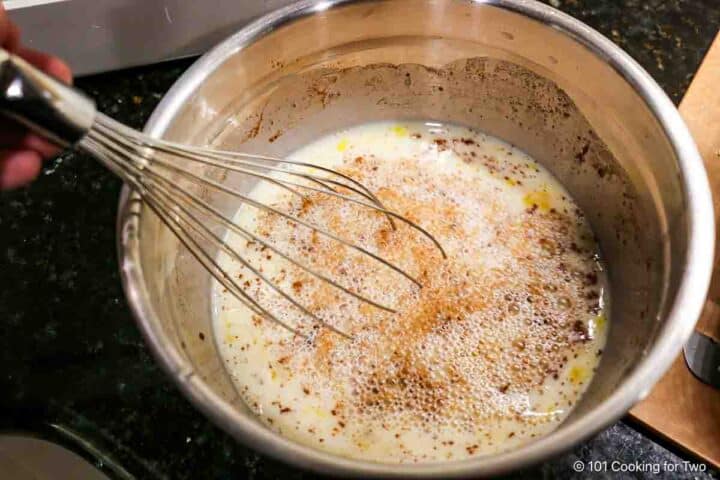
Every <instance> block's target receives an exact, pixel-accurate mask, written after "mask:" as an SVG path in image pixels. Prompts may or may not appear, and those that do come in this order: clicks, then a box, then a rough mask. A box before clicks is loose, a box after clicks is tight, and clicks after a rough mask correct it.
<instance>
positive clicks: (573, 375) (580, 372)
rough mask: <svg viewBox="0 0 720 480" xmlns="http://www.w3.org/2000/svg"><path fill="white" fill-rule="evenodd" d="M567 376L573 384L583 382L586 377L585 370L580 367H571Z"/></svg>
mask: <svg viewBox="0 0 720 480" xmlns="http://www.w3.org/2000/svg"><path fill="white" fill-rule="evenodd" d="M568 378H569V379H570V381H571V382H572V383H574V384H575V385H578V384H580V383H583V382H584V381H585V379H586V378H587V370H586V369H584V368H582V367H572V368H571V369H570V374H569V375H568Z"/></svg>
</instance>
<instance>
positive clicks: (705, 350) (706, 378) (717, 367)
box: [683, 330, 720, 388]
mask: <svg viewBox="0 0 720 480" xmlns="http://www.w3.org/2000/svg"><path fill="white" fill-rule="evenodd" d="M683 352H684V354H685V355H684V356H685V363H687V366H688V368H689V369H690V371H691V372H692V373H693V375H695V376H696V377H697V378H698V379H699V380H700V381H702V382H704V383H707V384H708V385H712V386H713V387H715V388H720V344H719V343H718V342H716V341H715V340H713V339H712V338H710V337H708V336H707V335H703V334H702V333H700V332H698V331H697V330H696V331H694V332H693V334H692V336H691V337H690V340H689V341H688V342H687V343H686V344H685V347H684V349H683Z"/></svg>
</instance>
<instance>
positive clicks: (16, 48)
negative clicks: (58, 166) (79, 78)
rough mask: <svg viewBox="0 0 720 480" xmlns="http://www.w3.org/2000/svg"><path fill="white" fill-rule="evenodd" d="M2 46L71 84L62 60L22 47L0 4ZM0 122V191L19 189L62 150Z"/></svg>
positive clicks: (14, 28) (69, 75)
mask: <svg viewBox="0 0 720 480" xmlns="http://www.w3.org/2000/svg"><path fill="white" fill-rule="evenodd" d="M0 46H1V47H2V48H5V49H6V50H8V51H10V52H12V53H15V54H17V55H18V56H20V57H21V58H23V59H25V60H26V61H27V62H28V63H30V64H32V65H34V66H35V67H37V68H39V69H40V70H43V71H44V72H46V73H47V74H49V75H52V76H54V77H56V78H58V79H59V80H60V81H62V82H65V83H68V84H69V83H72V73H71V71H70V68H69V67H68V66H67V65H66V64H65V62H63V61H62V60H60V59H58V58H56V57H53V56H52V55H47V54H45V53H42V52H38V51H35V50H32V49H29V48H24V47H22V46H20V30H19V29H18V28H17V27H16V26H15V25H14V24H13V23H12V22H11V21H10V19H9V18H8V16H7V14H6V12H5V8H4V7H3V4H2V2H1V1H0ZM3 120H4V119H0V190H5V189H12V188H17V187H20V186H22V185H25V184H26V183H29V182H30V181H32V180H33V179H34V178H35V177H37V176H38V174H39V173H40V170H41V167H42V159H43V157H44V158H48V157H52V156H54V155H56V154H57V153H58V152H59V151H60V149H59V148H58V147H56V146H55V145H53V144H52V143H50V142H48V141H46V140H45V139H43V138H41V137H40V136H38V135H35V134H33V133H30V132H28V131H27V129H25V128H24V127H22V126H21V125H18V124H15V123H13V122H10V121H3Z"/></svg>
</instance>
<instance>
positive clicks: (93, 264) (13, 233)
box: [0, 0, 720, 479]
mask: <svg viewBox="0 0 720 480" xmlns="http://www.w3.org/2000/svg"><path fill="white" fill-rule="evenodd" d="M547 3H550V4H552V5H554V6H556V7H559V8H560V9H562V10H564V11H566V12H568V13H570V14H571V15H573V16H575V17H577V18H579V19H581V20H583V21H585V22H587V23H589V24H590V25H591V26H593V27H595V28H597V29H598V30H600V31H601V32H602V33H604V34H605V35H607V36H608V37H609V38H611V39H612V40H613V41H615V42H616V43H617V44H619V45H620V46H621V47H623V48H624V49H625V50H627V51H628V52H629V53H630V54H631V55H632V56H633V57H634V58H635V59H636V60H638V61H639V62H640V63H641V64H642V65H643V66H644V67H645V68H646V69H647V70H648V71H649V72H650V74H651V75H652V76H653V77H654V78H655V79H657V81H658V82H659V83H660V85H661V86H662V87H663V88H664V89H665V91H666V92H668V94H669V95H670V96H671V97H672V99H673V100H674V101H675V102H679V100H680V99H681V97H682V95H683V93H684V92H685V90H686V88H687V86H688V84H689V82H690V80H691V79H692V76H693V74H694V72H695V71H696V69H697V67H698V65H699V64H700V61H701V59H702V57H703V55H704V53H705V52H706V50H707V48H708V46H709V45H710V42H711V40H712V38H713V37H714V35H715V33H716V32H717V29H718V26H719V25H720V5H719V4H718V2H717V0H550V1H548V2H547ZM190 63H191V62H190V61H176V62H171V63H166V64H162V65H155V66H150V67H145V68H139V69H133V70H126V71H121V72H115V73H109V74H104V75H98V76H93V77H88V78H82V79H79V80H78V81H77V84H78V85H79V86H80V87H81V88H82V89H84V90H86V91H87V92H88V93H90V95H92V96H93V97H94V98H96V99H98V100H99V107H100V109H101V110H102V111H104V112H106V113H108V114H110V115H111V116H113V117H115V118H116V119H118V120H120V121H122V122H125V123H127V124H129V125H131V126H134V127H142V125H143V123H144V122H145V120H146V119H147V117H148V116H149V114H150V113H151V112H152V110H153V108H154V106H155V105H156V104H157V102H158V101H159V99H160V98H161V96H162V95H163V93H164V92H165V91H166V90H167V89H168V88H169V87H170V85H171V84H172V83H173V81H174V80H175V79H176V78H177V77H178V76H179V75H180V74H181V73H182V72H183V71H184V69H185V68H187V67H188V65H189V64H190ZM120 186H121V183H120V181H119V180H117V179H116V178H115V177H113V176H112V175H111V174H110V173H109V172H108V171H106V170H105V169H103V168H102V167H101V166H100V165H99V164H98V163H96V162H95V161H93V160H92V159H90V158H88V157H86V156H82V155H77V154H72V153H68V154H64V155H62V156H61V157H59V158H57V159H55V160H53V161H51V162H49V163H48V164H47V166H46V169H45V171H44V174H43V175H42V176H41V177H40V179H39V180H38V181H37V182H35V183H34V184H33V185H32V186H31V187H29V188H27V189H24V190H19V191H15V192H10V193H2V194H0V232H2V233H0V285H2V288H0V365H2V370H0V392H1V393H0V429H13V430H18V429H20V430H24V431H34V432H36V433H38V434H41V435H44V436H47V437H50V438H54V439H57V440H59V441H61V442H62V443H65V444H71V445H73V446H74V447H75V449H76V450H79V451H84V452H85V453H84V454H85V456H86V457H87V458H92V459H93V460H94V461H95V463H96V464H97V465H98V466H99V467H101V468H102V469H103V470H104V471H106V472H108V474H109V475H110V474H112V475H111V476H113V477H117V478H133V477H137V478H149V479H156V478H157V479H161V478H162V479H164V478H169V479H170V478H171V479H198V478H212V479H226V478H313V477H314V476H313V475H312V474H307V473H303V472H300V471H297V470H296V469H293V468H291V467H288V466H286V465H284V464H282V463H280V462H277V461H274V460H271V459H268V458H266V457H264V456H261V455H259V454H257V453H255V452H254V451H253V450H252V449H250V448H246V447H244V446H242V445H240V444H238V443H236V442H235V441H234V440H233V439H232V438H230V437H229V436H228V435H226V434H225V433H223V432H222V431H221V430H220V429H218V428H216V427H215V426H213V425H212V424H211V423H210V422H209V421H208V420H206V419H205V418H204V417H203V416H202V415H201V414H200V413H199V412H197V411H196V410H195V409H194V408H193V407H192V406H191V405H190V404H189V402H188V401H186V400H185V399H184V397H182V396H181V395H180V393H179V392H178V391H177V390H176V389H175V387H174V386H173V385H172V384H171V382H170V380H169V379H167V378H166V376H165V375H164V373H163V372H162V371H161V370H160V368H159V367H158V366H157V365H156V364H155V362H154V361H153V358H152V357H151V355H150V352H149V350H148V348H147V347H146V346H145V344H144V342H143V340H142V338H141V336H140V333H139V331H138V329H137V328H136V326H135V324H134V322H133V319H132V316H131V315H130V312H129V310H128V307H127V305H126V302H125V299H124V297H123V293H122V290H121V286H120V279H119V275H118V270H117V264H116V256H115V214H116V206H117V201H118V195H119V192H120ZM577 460H581V461H583V462H585V465H586V467H587V465H588V463H587V462H588V461H590V460H600V461H608V462H612V461H613V460H618V461H621V462H623V463H626V464H628V463H632V462H641V463H659V464H662V463H663V462H670V463H679V462H682V461H683V460H692V459H690V458H686V457H682V456H678V455H677V454H676V453H671V452H670V451H669V450H667V449H666V448H664V447H662V446H660V445H659V444H657V443H655V441H653V440H651V439H650V438H648V437H647V436H645V435H644V434H642V433H640V432H638V431H637V430H636V429H635V428H633V427H632V426H630V425H629V424H628V423H626V422H625V421H621V422H619V423H617V424H616V425H614V426H613V427H611V428H610V429H608V430H606V431H605V432H603V433H601V434H600V435H598V436H597V437H595V438H594V439H593V440H590V441H589V442H587V443H585V444H582V445H579V446H577V447H576V448H575V449H574V450H573V451H572V452H569V453H567V454H566V455H564V456H562V457H559V458H557V459H554V460H552V461H549V462H547V463H545V464H543V465H541V466H539V467H537V468H536V469H534V470H531V471H528V472H524V473H521V474H518V475H517V476H515V477H513V478H539V477H542V478H559V479H565V478H589V477H592V478H596V477H597V478H606V477H612V478H673V479H675V478H717V473H716V472H709V473H704V474H690V473H677V472H675V473H666V472H660V473H659V474H658V475H655V474H654V473H652V472H651V471H650V472H647V471H646V472H632V473H615V474H604V475H603V474H591V473H588V470H586V472H584V473H583V474H578V473H574V472H573V468H572V465H573V462H575V461H577ZM680 470H682V469H680Z"/></svg>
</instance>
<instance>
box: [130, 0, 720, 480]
mask: <svg viewBox="0 0 720 480" xmlns="http://www.w3.org/2000/svg"><path fill="white" fill-rule="evenodd" d="M390 118H392V119H398V118H403V119H412V118H415V119H430V120H435V121H443V122H452V123H460V124H465V125H470V126H473V127H477V128H479V129H482V130H485V131H487V132H489V133H491V134H494V135H496V136H499V137H501V138H503V139H505V140H507V141H510V142H512V143H513V144H515V145H517V146H519V147H521V148H522V149H524V150H526V151H527V152H528V153H530V154H531V155H533V156H534V157H535V158H537V159H538V160H539V161H541V162H542V163H543V164H545V165H546V166H547V167H548V168H550V170H551V171H552V172H553V173H554V174H555V175H556V176H557V177H558V178H559V179H560V180H561V181H562V182H563V183H564V184H565V186H566V187H567V188H568V189H569V190H570V192H571V193H572V194H573V196H574V197H575V199H576V200H577V202H578V203H579V205H580V206H581V207H582V208H583V209H584V211H585V212H586V214H587V216H588V218H589V219H590V222H591V224H592V225H593V228H594V230H595V232H596V235H597V237H598V239H599V241H600V245H601V248H602V250H603V255H604V257H605V261H606V264H607V265H608V269H609V276H610V282H611V290H612V291H611V298H612V307H611V317H612V322H611V329H610V333H609V340H608V345H607V348H606V351H605V354H604V357H603V360H602V362H601V365H600V367H599V369H598V371H597V373H596V376H595V379H594V381H593V383H592V385H591V386H590V388H589V390H588V392H587V394H586V395H585V396H584V398H583V399H582V401H581V402H580V404H579V405H578V406H577V408H576V409H575V410H574V412H573V413H572V414H571V416H570V417H569V418H568V419H567V420H566V421H565V422H564V423H563V424H562V425H561V426H560V427H559V428H558V429H557V430H556V431H555V432H553V433H552V434H550V435H548V436H546V437H544V438H540V439H537V440H536V441H534V442H532V443H529V444H527V445H525V446H524V447H522V448H519V449H517V450H513V451H508V452H506V453H502V454H499V455H493V456H489V457H480V458H474V459H470V460H466V461H457V462H447V463H434V464H421V465H389V464H379V463H371V462H363V461H357V460H352V459H347V458H341V457H338V456H335V455H331V454H328V453H324V452H321V451H318V450H315V449H313V448H310V447H306V446H303V445H299V444H297V443H293V442H292V441H290V440H287V439H285V438H284V437H282V436H280V435H278V434H276V433H274V432H273V431H272V430H270V429H268V428H267V427H266V426H265V425H263V424H262V423H260V422H259V421H258V420H257V419H256V418H255V416H254V415H253V414H252V413H251V412H250V411H249V410H248V409H247V408H246V407H245V405H244V404H243V402H242V400H241V398H240V397H239V396H238V394H237V392H236V391H235V389H234V388H233V385H232V383H231V381H230V380H229V377H228V375H227V374H226V372H225V370H224V367H223V365H222V361H221V359H220V358H219V357H218V353H217V349H216V344H215V342H214V339H213V335H212V328H211V323H210V319H211V313H212V312H211V310H212V305H211V303H210V287H211V281H210V275H209V274H207V273H206V272H205V271H204V270H202V268H201V267H200V266H199V265H198V264H197V263H196V262H195V261H194V259H193V258H192V256H191V255H190V254H189V253H188V252H187V251H185V250H184V249H183V248H182V246H181V245H179V244H178V242H177V240H176V239H175V238H174V237H173V236H172V235H171V234H170V233H169V232H168V231H167V229H166V228H164V227H163V225H162V223H161V222H160V221H159V220H158V219H157V218H156V217H155V216H154V215H153V214H152V212H151V211H149V210H148V209H146V208H144V207H143V206H142V204H141V203H140V202H139V201H138V198H137V196H136V195H134V194H132V193H131V192H129V191H127V190H126V191H124V192H123V195H122V199H121V202H120V217H119V223H118V238H119V250H120V261H121V268H122V277H123V282H124V286H125V291H126V294H127V297H128V300H129V302H130V305H131V307H132V309H133V312H134V314H135V316H136V318H137V321H138V324H139V326H140V328H141V330H142V331H143V333H144V335H145V337H146V340H147V342H148V344H149V345H150V347H151V349H152V350H153V352H154V353H155V355H156V357H157V359H158V361H159V362H160V363H161V364H162V365H163V367H164V368H165V369H166V370H167V372H168V373H169V375H170V376H172V378H174V379H175V381H176V383H177V385H178V386H179V387H180V389H181V390H182V392H183V393H184V394H185V395H186V396H187V397H188V398H189V399H190V400H191V401H192V402H193V403H194V404H195V405H196V406H197V407H198V408H199V409H200V410H202V411H203V412H204V413H205V414H206V415H207V416H208V417H210V418H211V419H212V420H213V421H214V422H215V423H216V424H217V425H219V426H220V427H222V428H223V429H225V430H227V431H228V432H229V433H231V434H232V435H233V436H235V437H236V438H237V439H238V440H240V441H242V442H244V443H247V444H248V445H250V446H252V447H253V448H256V449H258V450H260V451H262V452H264V453H267V454H270V455H272V456H275V457H278V458H280V459H282V460H284V461H287V462H290V463H294V464H296V465H298V466H300V467H304V468H310V469H314V470H319V471H323V472H330V473H335V474H349V475H357V476H364V477H367V476H380V475H384V476H395V477H413V476H415V477H430V476H441V477H446V478H447V477H454V476H469V475H475V476H477V475H491V474H499V473H502V472H507V471H509V470H512V469H515V468H520V467H523V466H526V465H528V464H531V463H533V462H538V461H540V460H542V459H544V458H547V457H548V456H551V455H554V454H557V453H559V452H562V451H563V450H565V449H568V448H570V447H571V446H572V445H574V444H576V443H577V442H579V441H581V440H583V439H584V438H586V437H588V436H590V435H592V434H593V433H595V432H597V431H599V430H601V429H602V428H604V427H606V426H607V425H609V424H610V423H612V422H614V421H615V420H617V419H618V418H619V417H620V416H622V415H623V414H624V413H625V412H626V411H627V410H628V409H629V408H630V407H631V406H632V405H633V404H634V403H635V402H637V401H638V400H640V399H642V398H643V397H644V396H645V395H646V394H647V393H648V392H649V390H650V389H651V387H652V386H653V384H654V383H655V382H656V381H657V380H658V379H659V378H660V376H661V375H662V374H663V372H665V370H666V369H667V368H668V367H669V366H670V364H671V362H672V361H673V359H674V358H675V357H676V356H677V354H678V353H679V352H680V348H681V346H682V344H683V342H684V341H685V340H686V339H687V338H688V336H689V334H690V331H691V329H692V327H693V324H694V323H695V320H696V319H697V317H698V315H699V313H700V309H701V306H702V303H703V301H704V297H705V294H706V290H707V287H708V282H709V278H710V271H711V264H712V259H713V242H714V233H713V232H714V226H713V213H712V203H711V197H710V192H709V188H708V183H707V178H706V175H705V171H704V168H703V164H702V161H701V159H700V157H699V156H698V153H697V151H696V148H695V146H694V144H693V141H692V138H691V137H690V135H689V133H688V131H687V129H686V127H685V125H684V123H683V121H682V120H681V118H680V116H679V115H678V112H677V110H676V109H675V108H674V106H673V105H672V103H671V102H670V100H669V99H668V98H667V97H666V96H665V94H664V93H663V92H662V90H661V89H660V88H659V87H658V85H657V84H656V83H655V82H654V81H653V80H652V79H651V78H650V77H649V76H648V74H647V73H646V72H645V71H644V70H642V68H640V66H638V65H637V64H636V63H635V62H634V61H633V60H632V59H631V58H630V57H628V56H627V55H626V54H625V53H623V52H622V51H621V50H620V49H618V48H617V47H616V46H615V45H614V44H612V43H611V42H610V41H609V40H607V39H606V38H604V37H603V36H601V35H600V34H598V33H597V32H595V31H593V30H592V29H590V28H589V27H587V26H585V25H583V24H582V23H580V22H578V21H576V20H574V19H572V18H570V17H568V16H567V15H564V14H562V13H560V12H558V11H556V10H554V9H552V8H549V7H546V6H543V5H540V4H538V3H535V2H531V1H525V0H489V1H474V2H473V1H466V0H368V1H344V0H330V1H323V2H315V1H303V2H300V3H298V4H295V5H292V6H289V7H287V8H283V9H281V10H278V11H276V12H274V13H272V14H270V15H268V16H265V17H263V18H261V19H260V20H258V21H256V22H255V23H253V24H251V25H249V26H248V27H246V28H244V29H242V30H241V31H239V32H238V33H237V34H235V35H234V36H232V37H230V38H229V39H227V40H226V41H225V42H223V43H221V44H220V45H218V46H217V47H216V48H214V49H213V50H212V51H210V52H209V53H208V54H206V55H205V56H204V57H203V58H201V59H200V60H198V61H197V62H196V63H195V65H193V66H192V67H191V68H190V69H189V70H188V71H187V72H186V73H185V74H184V75H183V76H182V77H181V78H180V79H179V80H178V81H177V83H176V84H175V86H174V87H173V88H172V89H171V90H170V92H168V94H167V95H166V97H165V98H164V99H163V101H162V102H161V104H160V105H159V106H158V107H157V109H156V111H155V112H154V114H153V116H152V118H151V120H150V121H149V123H148V125H147V127H146V131H147V132H148V133H150V134H151V135H155V136H158V137H161V136H162V137H166V138H170V139H173V140H178V141H182V142H188V143H194V144H202V145H212V146H216V147H221V148H227V149H231V148H235V149H244V150H248V151H257V152H267V153H270V154H275V155H283V154H286V153H288V152H289V151H291V150H293V149H295V148H297V147H298V146H299V145H301V144H303V143H304V142H306V141H308V140H309V139H311V138H314V137H316V136H318V135H321V134H323V133H325V132H327V131H330V130H333V129H336V128H340V127H343V126H349V125H352V124H357V123H361V122H365V121H369V120H379V119H390ZM243 187H245V188H250V187H251V185H250V184H247V185H243ZM198 193H199V194H201V195H204V196H205V197H206V198H207V200H208V201H210V202H211V203H214V204H215V205H216V206H218V208H222V209H227V210H230V209H233V208H236V207H237V205H227V204H225V203H223V200H222V199H219V198H214V197H212V196H210V195H209V194H208V193H207V192H202V191H200V192H198Z"/></svg>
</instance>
